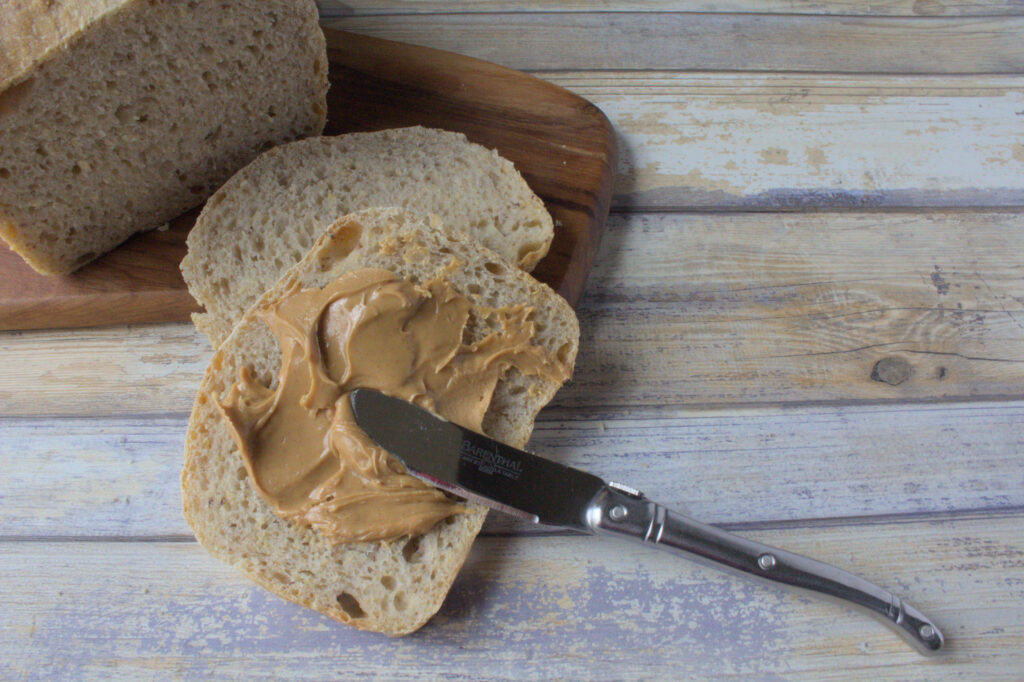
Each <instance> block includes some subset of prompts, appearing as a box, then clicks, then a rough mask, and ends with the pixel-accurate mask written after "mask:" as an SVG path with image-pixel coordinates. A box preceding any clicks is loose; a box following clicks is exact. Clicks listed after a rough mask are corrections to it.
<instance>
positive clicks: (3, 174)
mask: <svg viewBox="0 0 1024 682" xmlns="http://www.w3.org/2000/svg"><path fill="white" fill-rule="evenodd" d="M9 177H11V171H10V170H9V169H7V168H0V178H2V179H4V180H6V179H7V178H9Z"/></svg>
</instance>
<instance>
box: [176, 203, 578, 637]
mask: <svg viewBox="0 0 1024 682" xmlns="http://www.w3.org/2000/svg"><path fill="white" fill-rule="evenodd" d="M362 268H382V269H385V270H389V271H391V272H393V273H394V274H396V275H397V276H399V277H401V278H403V279H407V280H409V281H412V282H424V281H428V280H430V279H433V278H435V277H436V276H438V275H439V274H443V275H444V278H445V279H446V280H447V281H449V282H450V283H451V284H452V286H453V288H454V289H455V290H456V291H457V292H458V293H460V294H462V295H463V296H466V297H467V298H469V299H470V300H471V301H472V302H473V304H474V306H475V307H476V308H477V309H478V310H479V311H480V312H478V313H474V314H473V317H471V324H470V325H468V327H467V329H468V332H467V333H468V334H469V335H470V338H469V339H467V341H469V342H472V341H474V340H477V339H479V338H482V337H483V336H484V335H486V334H487V333H488V331H489V329H487V327H486V324H485V323H483V322H482V321H483V320H484V319H485V317H486V316H485V315H483V313H482V311H483V309H484V308H487V307H502V306H508V305H515V304H518V303H525V304H528V305H529V306H531V307H532V308H533V310H534V313H533V320H534V322H535V324H536V331H537V333H536V336H535V339H534V342H535V343H536V344H538V345H540V346H542V347H544V348H546V349H548V350H549V351H551V352H552V353H555V354H556V355H557V356H558V357H559V358H560V359H561V360H562V361H563V362H565V363H566V366H567V367H568V368H570V369H571V368H572V365H573V363H574V362H575V357H576V351H577V348H578V343H579V325H578V323H577V320H576V316H575V314H574V313H573V311H572V309H571V308H570V307H569V305H568V304H567V303H566V302H565V301H564V300H563V299H562V298H561V297H559V296H558V295H557V294H555V293H554V292H553V291H552V290H551V289H550V288H548V287H547V286H545V285H544V284H541V283H539V282H537V281H536V280H534V279H533V278H532V277H530V276H529V275H528V274H526V273H524V272H522V271H521V270H519V269H518V268H515V267H514V266H512V265H510V264H508V263H507V262H506V261H504V260H503V259H502V258H501V257H500V256H499V255H498V254H496V253H494V252H493V251H491V250H489V249H487V248H485V247H483V246H481V245H479V244H478V243H477V242H476V241H474V240H472V239H470V238H468V237H466V236H465V235H464V234H459V233H455V232H449V231H447V230H445V229H439V228H438V227H437V226H431V225H430V224H428V222H427V221H425V220H423V219H422V218H419V217H416V216H413V215H411V214H408V213H405V212H402V211H400V210H396V209H383V210H382V209H375V210H367V211H362V212H360V213H357V214H354V215H350V216H347V217H345V218H342V219H341V220H339V221H338V222H336V223H335V224H333V225H332V226H331V227H330V229H329V230H328V232H327V233H326V234H325V235H323V237H321V238H320V239H319V240H318V241H316V243H315V244H314V245H313V247H312V249H311V250H310V251H309V253H308V254H307V255H306V256H305V257H304V258H303V259H302V260H301V261H300V262H299V263H298V264H296V265H295V266H294V267H292V268H291V269H290V270H288V271H287V273H285V275H284V276H283V277H282V278H281V279H280V281H278V282H277V284H276V285H274V286H273V287H272V288H271V289H270V290H269V291H267V292H266V293H265V294H264V295H263V296H262V297H261V298H260V300H259V301H258V302H257V303H256V305H255V306H254V307H253V308H252V309H250V310H249V311H248V312H247V313H246V314H245V315H244V316H243V318H242V319H241V320H240V322H239V323H238V325H237V326H236V327H235V328H234V330H233V331H232V332H231V334H230V335H229V336H228V338H227V339H226V340H225V342H224V343H223V344H222V345H221V346H220V348H219V349H218V350H217V352H216V353H215V354H214V356H213V359H212V360H211V363H210V366H209V368H208V369H207V371H206V375H205V377H204V379H203V383H202V387H201V389H200V392H199V396H198V397H197V399H196V403H195V406H194V408H193V412H192V417H191V420H190V423H189V429H188V434H187V437H186V452H185V466H184V470H183V472H182V491H183V501H184V511H185V517H186V519H187V520H188V522H189V524H190V525H191V526H192V528H193V529H194V531H195V534H196V537H197V538H198V539H199V541H200V542H201V543H202V544H203V546H204V547H206V548H207V550H209V551H210V552H211V553H212V554H213V555H214V556H217V557H219V558H220V559H222V560H224V561H227V562H229V563H231V564H233V565H234V566H236V567H238V568H239V569H241V570H242V571H243V572H244V573H245V574H246V575H248V576H249V577H251V578H252V579H253V580H255V581H256V582H257V583H259V584H260V585H263V586H264V587H266V588H267V589H269V590H271V591H272V592H274V593H276V594H278V595H280V596H282V597H284V598H285V599H289V600H291V601H293V602H296V603H298V604H302V605H304V606H308V607H310V608H313V609H316V610H317V611H320V612H321V613H324V614H326V615H328V616H330V617H331V618H334V619H336V620H338V621H341V622H344V623H349V624H351V625H354V626H356V627H359V628H363V629H367V630H374V631H378V632H383V633H386V634H389V635H403V634H407V633H409V632H412V631H414V630H416V629H417V628H419V627H420V626H422V625H423V624H424V623H425V622H426V621H427V620H428V619H429V618H430V617H431V616H432V615H433V614H434V613H436V612H437V610H438V608H440V606H441V603H442V601H443V600H444V597H445V595H446V594H447V592H448V589H449V588H450V586H451V584H452V581H453V580H454V579H455V576H456V574H457V572H458V570H459V568H460V567H461V566H462V564H463V562H464V561H465V559H466V556H467V554H468V553H469V549H470V546H471V544H472V542H473V539H474V538H475V537H476V535H477V533H478V532H479V531H480V526H481V525H482V523H483V519H484V515H485V513H486V512H485V510H484V509H483V508H481V507H477V506H474V507H473V510H472V511H471V513H468V514H463V515H459V516H454V517H450V518H449V519H447V520H445V521H443V522H441V523H439V524H438V525H437V526H435V527H434V528H433V529H432V530H430V531H429V532H427V533H426V534H424V535H421V536H416V537H403V538H400V539H398V540H396V541H392V542H364V543H352V544H339V545H333V546H332V545H331V544H330V543H328V542H327V541H326V539H325V538H324V537H323V536H322V535H321V534H320V533H318V532H317V531H315V530H312V529H310V528H308V527H301V526H298V525H296V524H293V523H289V522H287V521H284V520H282V519H281V518H279V517H278V516H276V515H275V514H274V513H273V512H272V511H271V509H270V507H269V506H268V505H267V504H266V503H265V502H264V501H263V499H262V498H261V497H259V495H258V494H257V493H256V492H255V491H254V489H253V488H252V486H251V485H250V483H249V481H248V478H247V474H246V471H245V468H244V466H243V463H242V460H241V457H240V455H239V452H238V450H237V448H236V446H235V444H234V441H233V440H232V438H231V435H230V432H229V430H228V427H227V425H226V423H225V422H224V421H223V420H222V418H221V416H220V414H219V413H218V411H217V409H216V407H215V405H214V404H213V399H215V398H216V397H219V396H220V395H222V394H223V393H224V392H225V391H227V390H228V389H229V388H230V387H231V386H232V385H233V384H234V382H235V381H236V380H237V376H238V370H239V369H240V368H241V367H243V366H245V367H248V368H250V369H251V371H252V372H253V375H254V377H256V378H257V379H258V380H260V381H262V382H265V383H267V384H271V383H273V382H274V380H275V378H276V376H277V373H278V370H279V369H280V363H281V354H280V350H279V348H278V345H277V341H276V340H275V339H274V337H273V335H272V334H271V333H270V331H269V330H268V329H267V327H266V325H264V324H263V322H261V321H260V320H259V319H258V318H257V316H256V310H257V309H258V308H259V307H261V306H266V305H269V304H271V303H272V302H274V301H276V300H278V299H279V298H280V297H281V296H283V295H284V293H285V292H286V291H287V290H288V288H289V287H290V286H292V285H293V284H295V283H299V284H300V285H301V286H302V287H307V288H308V287H322V286H324V285H326V284H328V283H329V282H331V281H333V280H334V279H336V278H337V277H339V276H340V275H342V274H344V273H346V272H351V271H353V270H358V269H362ZM474 318H476V320H477V324H473V320H474ZM558 388H559V384H558V382H555V381H551V380H549V379H543V378H539V377H524V376H521V375H519V374H518V373H516V372H515V371H514V370H513V371H511V372H510V373H509V374H508V375H507V376H506V377H505V378H504V379H502V381H501V382H500V383H499V384H498V387H497V389H496V391H495V395H494V399H493V401H492V403H491V406H490V408H489V409H488V412H487V415H486V417H485V419H484V431H485V432H486V433H488V434H489V435H491V436H493V437H495V438H497V439H499V440H502V441H504V442H507V443H510V444H512V445H516V446H520V447H522V446H523V445H525V443H526V442H527V440H528V439H529V436H530V433H531V431H532V429H533V420H534V418H535V417H536V415H537V412H538V411H539V410H540V409H541V407H543V406H544V405H545V404H546V403H547V402H548V401H549V400H550V399H551V398H552V396H553V395H554V394H555V392H556V391H557V390H558Z"/></svg>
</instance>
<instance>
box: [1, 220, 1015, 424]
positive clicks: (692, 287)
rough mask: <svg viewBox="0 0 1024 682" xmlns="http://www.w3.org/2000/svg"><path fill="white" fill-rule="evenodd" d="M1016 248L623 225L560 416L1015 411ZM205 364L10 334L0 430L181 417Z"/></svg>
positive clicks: (897, 230)
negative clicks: (831, 407) (59, 418)
mask: <svg viewBox="0 0 1024 682" xmlns="http://www.w3.org/2000/svg"><path fill="white" fill-rule="evenodd" d="M1022 240H1024V215H1022V214H1020V213H996V212H992V213H959V212H948V213H935V212H933V213H914V214H900V213H848V214H847V213H839V214H803V215H801V214H792V215H760V214H710V215H709V214H613V215H612V217H611V220H610V221H609V229H608V233H607V235H606V237H605V245H604V246H603V247H602V248H603V250H602V252H601V253H600V254H599V256H598V259H597V266H596V268H595V270H594V272H593V273H592V275H591V279H590V283H589V285H588V286H589V293H588V295H587V296H586V297H585V298H584V301H583V304H582V306H581V308H580V310H579V314H580V320H581V326H582V333H583V338H582V342H581V353H580V356H579V358H578V360H577V363H576V364H577V369H576V375H575V378H574V380H573V382H572V383H571V384H570V385H569V386H567V387H566V388H565V389H563V391H562V392H561V393H560V394H559V396H557V397H556V399H555V402H556V404H558V405H565V406H570V407H572V408H573V409H580V408H597V407H619V408H623V407H632V406H637V405H656V406H661V405H668V404H676V405H690V406H693V407H697V406H707V405H731V404H737V403H739V404H752V403H806V402H821V401H830V402H842V401H849V400H870V401H895V400H907V399H918V400H956V399H960V398H993V397H996V398H999V397H1005V396H1011V397H1013V396H1018V397H1019V396H1020V395H1021V393H1022V386H1024V297H1022V295H1021V291H1024V256H1022V254H1024V249H1022V248H1021V247H1022V245H1024V242H1022ZM209 354H210V351H209V349H208V347H207V346H206V345H205V342H204V340H203V339H202V338H201V337H200V336H199V335H198V334H196V333H195V332H194V331H193V330H192V329H191V327H190V326H188V325H182V324H177V325H174V324H168V325H143V326H139V327H133V328H132V331H131V333H130V334H126V333H125V330H124V328H121V327H110V328H101V329H94V330H88V331H82V332H77V333H75V334H67V333H61V332H55V331H33V332H13V333H12V332H8V333H3V334H0V357H3V358H4V363H5V371H4V372H2V373H0V414H2V415H5V416H29V415H57V414H64V415H97V416H98V415H118V414H139V413H168V412H173V413H178V414H181V413H185V412H187V411H188V410H190V409H191V405H192V399H193V397H194V392H195V390H196V387H197V386H198V384H199V379H200V377H201V375H202V371H203V369H204V368H205V364H206V359H207V358H208V357H209ZM882 360H885V361H886V362H885V363H883V365H882V366H881V369H882V370H883V371H882V373H881V374H877V375H876V376H877V378H876V379H872V375H873V374H876V372H875V367H876V365H877V363H879V362H880V361H882ZM887 369H888V370H895V372H894V373H893V372H887V371H886V370H887ZM907 369H909V371H910V374H909V376H908V377H906V378H905V379H904V380H902V381H901V376H902V375H901V374H900V370H907ZM879 379H881V380H879ZM886 380H887V381H886Z"/></svg>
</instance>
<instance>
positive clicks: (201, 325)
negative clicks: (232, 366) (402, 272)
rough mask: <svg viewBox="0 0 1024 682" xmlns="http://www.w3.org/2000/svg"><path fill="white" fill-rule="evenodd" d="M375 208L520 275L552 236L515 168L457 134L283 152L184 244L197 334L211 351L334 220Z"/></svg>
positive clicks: (267, 157)
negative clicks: (436, 227) (441, 227)
mask: <svg viewBox="0 0 1024 682" xmlns="http://www.w3.org/2000/svg"><path fill="white" fill-rule="evenodd" d="M372 206H397V207H402V208H405V209H406V210H409V211H412V212H415V213H421V214H424V215H426V214H434V215H438V216H440V217H441V219H442V220H443V221H444V222H445V224H446V225H448V226H450V227H451V228H453V229H456V230H460V231H464V232H466V234H468V235H470V236H471V237H473V238H474V239H477V240H479V241H480V242H481V243H482V244H483V245H484V246H486V247H488V248H490V249H493V250H494V251H496V252H498V253H499V254H501V255H502V256H503V257H504V258H505V260H507V261H509V262H512V263H515V264H517V265H518V266H519V267H521V268H523V269H524V270H531V269H532V268H533V266H534V265H535V264H536V263H537V261H539V260H540V259H541V258H542V257H543V256H544V255H545V254H546V253H547V252H548V247H549V246H550V244H551V239H552V236H553V235H554V227H553V223H552V220H551V216H550V215H549V214H548V212H547V210H546V209H545V208H544V203H543V202H542V201H541V200H540V199H539V198H538V197H537V195H536V194H534V193H533V191H532V190H531V189H530V188H529V186H528V185H527V184H526V181H525V180H523V178H522V176H520V175H519V173H518V172H517V171H516V169H515V167H514V166H513V165H512V163H511V162H510V161H508V160H506V159H504V158H502V157H501V156H499V155H498V153H497V152H496V151H494V150H491V149H487V148H485V147H482V146H480V145H478V144H474V143H472V142H470V141H469V140H468V139H466V136H465V135H463V134H462V133H453V132H448V131H445V130H436V129H431V128H422V127H418V126H417V127H411V128H397V129H392V130H381V131H377V132H372V133H351V134H347V135H338V136H333V137H317V138H310V139H307V140H302V141H300V142H295V143H292V144H287V145H282V146H281V147H278V148H276V149H272V150H270V151H268V152H265V153H264V154H262V155H261V156H260V157H259V158H257V159H256V160H255V161H253V162H252V163H251V164H249V165H248V166H246V167H245V168H243V169H242V170H241V171H239V172H238V173H237V174H236V175H235V176H234V177H233V178H231V179H230V180H229V181H228V182H227V183H226V184H225V185H224V186H223V187H221V188H220V189H219V190H218V191H217V193H216V194H214V195H213V196H212V197H211V198H210V200H209V201H208V202H207V204H206V207H205V208H204V209H203V212H202V214H201V215H200V216H199V219H198V220H197V221H196V225H195V227H194V228H193V229H192V232H191V233H190V234H189V236H188V255H187V256H186V257H185V259H184V260H183V261H182V262H181V272H182V275H184V277H185V282H186V283H187V284H188V289H189V292H190V293H191V294H192V296H193V297H194V298H195V299H196V300H197V301H198V302H199V303H200V304H201V305H202V306H203V307H204V308H205V309H206V312H204V313H197V314H195V315H193V317H192V319H193V321H194V322H195V324H196V327H197V328H198V329H199V330H200V331H201V332H203V334H205V335H206V336H207V338H209V339H210V343H211V344H212V345H213V346H214V347H216V346H217V345H218V344H220V342H221V341H223V340H224V338H225V337H226V336H227V335H228V333H229V332H230V331H231V328H232V327H233V326H234V324H235V323H236V322H237V321H238V320H239V318H241V317H242V314H243V313H244V312H245V311H246V310H247V309H248V308H249V306H251V305H252V304H253V302H255V301H256V299H257V298H259V296H260V295H261V294H262V293H263V292H264V291H265V290H266V289H268V288H269V287H270V286H271V285H272V284H273V283H274V282H276V281H277V279H278V278H279V277H280V276H281V274H282V273H283V272H284V271H285V270H287V269H288V268H289V267H291V266H292V265H294V264H295V263H296V262H298V260H299V259H300V258H302V256H303V255H304V254H305V253H306V252H307V251H308V250H309V248H310V246H311V245H312V244H313V241H314V240H315V239H316V238H317V237H319V236H320V235H321V234H322V233H323V231H324V230H326V229H327V227H328V225H330V224H331V222H332V221H333V220H335V219H336V218H338V217H339V216H341V215H345V214H346V213H351V212H353V211H358V210H361V209H364V208H370V207H372Z"/></svg>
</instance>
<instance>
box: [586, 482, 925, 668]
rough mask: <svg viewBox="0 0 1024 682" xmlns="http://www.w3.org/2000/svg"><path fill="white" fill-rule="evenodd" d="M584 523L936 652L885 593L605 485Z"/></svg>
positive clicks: (914, 620)
mask: <svg viewBox="0 0 1024 682" xmlns="http://www.w3.org/2000/svg"><path fill="white" fill-rule="evenodd" d="M586 521H587V525H588V526H589V527H590V528H591V529H592V530H593V531H594V532H595V533H597V534H600V535H611V536H618V537H624V538H628V539H631V540H637V541H640V542H642V543H645V544H650V545H653V546H655V547H658V548H661V549H666V550H669V551H672V552H674V553H677V554H682V555H684V556H686V557H687V558H690V559H696V560H702V563H709V564H710V565H712V566H714V567H716V568H726V569H733V570H735V571H739V572H741V573H743V574H745V575H748V576H753V577H756V578H762V579H765V580H770V581H772V582H775V583H780V584H782V585H787V586H789V587H793V588H798V589H799V590H801V591H809V592H811V593H814V594H816V595H818V596H821V597H826V598H831V599H834V600H839V601H840V602H842V603H844V604H847V605H850V606H855V607H858V608H859V609H861V610H862V611H866V612H867V613H868V614H870V615H872V616H876V617H878V618H880V619H881V620H882V622H884V623H885V624H887V625H888V626H889V627H891V628H892V629H894V630H895V631H896V632H897V633H898V634H899V635H900V636H902V637H903V638H904V639H905V640H907V642H909V643H910V645H911V646H913V647H914V648H915V649H917V650H918V651H919V652H921V653H922V654H933V653H935V652H937V651H939V649H941V648H942V645H943V641H944V640H943V637H942V633H941V632H940V631H939V629H938V627H936V626H935V624H934V623H932V622H931V621H930V620H929V619H928V618H926V617H925V616H924V614H922V613H921V612H920V611H918V610H917V609H915V608H914V607H912V606H910V605H909V604H907V603H905V602H904V601H902V600H901V599H900V598H899V597H897V596H896V595H894V594H892V593H891V592H889V591H887V590H884V589H882V588H881V587H878V586H877V585H873V584H872V583H869V582H868V581H866V580H864V579H863V578H860V577H858V576H856V575H854V574H852V573H848V572H847V571H844V570H842V569H839V568H836V567H835V566H830V565H828V564H825V563H822V562H820V561H815V560H814V559H809V558H807V557H805V556H801V555H799V554H794V553H792V552H787V551H786V550H784V549H777V548H775V547H771V546H769V545H764V544H761V543H760V542H754V541H753V540H747V539H745V538H741V537H739V536H737V535H733V534H732V533H727V532H726V531H723V530H719V529H718V528H715V527H714V526H711V525H708V524H706V523H701V522H700V521H696V520H694V519H691V518H689V517H687V516H684V515H682V514H677V513H676V512H673V511H669V510H668V509H666V508H665V507H662V506H661V505H660V504H655V503H654V502H651V501H650V500H648V499H647V498H646V497H644V496H643V494H642V493H640V492H639V491H636V490H633V489H631V488H627V487H625V486H621V485H618V484H616V483H610V484H609V485H608V486H606V487H605V488H604V489H603V490H601V491H600V492H599V493H598V494H597V495H596V496H595V497H594V499H593V501H592V502H591V504H590V506H589V507H588V509H587V513H586Z"/></svg>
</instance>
